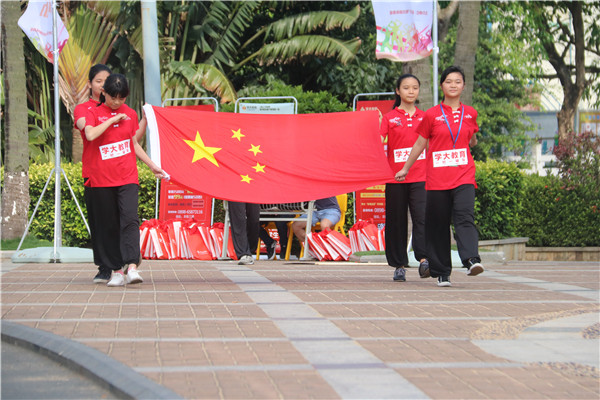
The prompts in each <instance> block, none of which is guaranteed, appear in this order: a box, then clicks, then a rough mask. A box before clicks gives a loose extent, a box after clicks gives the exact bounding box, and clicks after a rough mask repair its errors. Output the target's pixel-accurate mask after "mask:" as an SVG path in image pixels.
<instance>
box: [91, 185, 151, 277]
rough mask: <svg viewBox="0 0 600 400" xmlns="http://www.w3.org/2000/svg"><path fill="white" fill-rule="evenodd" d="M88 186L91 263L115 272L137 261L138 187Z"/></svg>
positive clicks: (138, 238)
mask: <svg viewBox="0 0 600 400" xmlns="http://www.w3.org/2000/svg"><path fill="white" fill-rule="evenodd" d="M89 189H90V190H89V192H90V193H89V195H90V196H91V197H92V199H91V202H90V203H88V206H89V205H91V210H92V212H91V215H92V218H90V230H91V231H92V243H93V245H92V246H93V250H94V262H97V264H98V266H99V269H101V270H102V269H108V270H115V271H116V270H119V269H121V268H123V266H124V265H127V264H137V263H138V262H139V260H140V224H139V219H138V190H139V186H138V185H136V184H128V185H123V186H114V187H92V188H89ZM86 203H87V202H86ZM88 214H89V213H88Z"/></svg>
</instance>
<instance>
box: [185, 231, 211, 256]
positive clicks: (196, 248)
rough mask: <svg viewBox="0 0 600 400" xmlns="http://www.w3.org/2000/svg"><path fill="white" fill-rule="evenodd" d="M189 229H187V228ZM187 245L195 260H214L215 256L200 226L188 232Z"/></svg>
mask: <svg viewBox="0 0 600 400" xmlns="http://www.w3.org/2000/svg"><path fill="white" fill-rule="evenodd" d="M186 230H187V229H186ZM186 235H187V246H188V249H189V251H190V256H191V258H192V259H193V260H212V259H213V256H212V254H211V252H210V250H209V248H208V246H207V245H206V242H205V241H204V239H203V238H202V234H200V231H199V230H198V228H195V229H190V230H189V231H187V232H186Z"/></svg>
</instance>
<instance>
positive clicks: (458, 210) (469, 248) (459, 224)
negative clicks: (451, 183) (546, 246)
mask: <svg viewBox="0 0 600 400" xmlns="http://www.w3.org/2000/svg"><path fill="white" fill-rule="evenodd" d="M474 209H475V186H474V185H461V186H458V187H456V188H454V189H450V190H428V191H427V207H426V210H425V237H426V240H427V258H428V259H429V271H430V273H431V276H432V277H434V278H435V277H438V276H450V273H451V272H452V254H451V247H450V223H451V222H453V224H454V232H455V233H454V238H455V239H456V245H457V247H458V254H459V256H460V259H461V260H462V263H463V265H466V264H467V261H468V260H469V259H470V258H477V259H479V250H478V246H479V234H478V232H477V228H476V227H475V217H474V215H473V214H474Z"/></svg>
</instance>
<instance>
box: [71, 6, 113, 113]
mask: <svg viewBox="0 0 600 400" xmlns="http://www.w3.org/2000/svg"><path fill="white" fill-rule="evenodd" d="M67 30H68V31H69V32H70V38H69V40H68V41H67V44H66V45H65V47H64V48H63V50H62V52H61V54H60V64H59V70H60V76H59V83H60V87H61V98H62V100H63V102H64V104H65V106H66V108H67V110H68V111H69V113H70V114H72V113H73V110H74V109H75V106H76V105H77V104H79V103H81V102H82V101H84V100H86V99H87V97H88V89H87V87H86V84H87V81H88V72H89V70H90V67H92V66H93V65H94V64H97V63H105V62H106V60H107V58H108V56H109V54H110V51H111V49H112V46H113V44H114V42H115V40H116V36H115V34H114V31H115V27H114V25H113V24H112V23H110V22H109V21H107V20H106V19H105V18H103V17H102V16H101V15H99V14H96V13H93V12H89V11H87V10H86V9H85V8H84V7H79V8H78V9H77V11H76V12H75V13H74V14H73V16H72V17H71V19H70V20H69V21H68V22H67Z"/></svg>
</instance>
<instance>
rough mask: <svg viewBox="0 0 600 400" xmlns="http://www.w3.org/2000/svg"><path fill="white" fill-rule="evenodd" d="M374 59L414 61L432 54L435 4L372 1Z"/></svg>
mask: <svg viewBox="0 0 600 400" xmlns="http://www.w3.org/2000/svg"><path fill="white" fill-rule="evenodd" d="M372 3H373V12H374V13H375V24H376V25H377V45H376V47H375V57H376V58H377V59H380V58H387V59H389V60H392V61H414V60H418V59H421V58H425V57H427V56H429V55H431V54H432V53H433V41H432V39H431V27H432V24H433V7H434V2H433V1H373V2H372Z"/></svg>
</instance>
